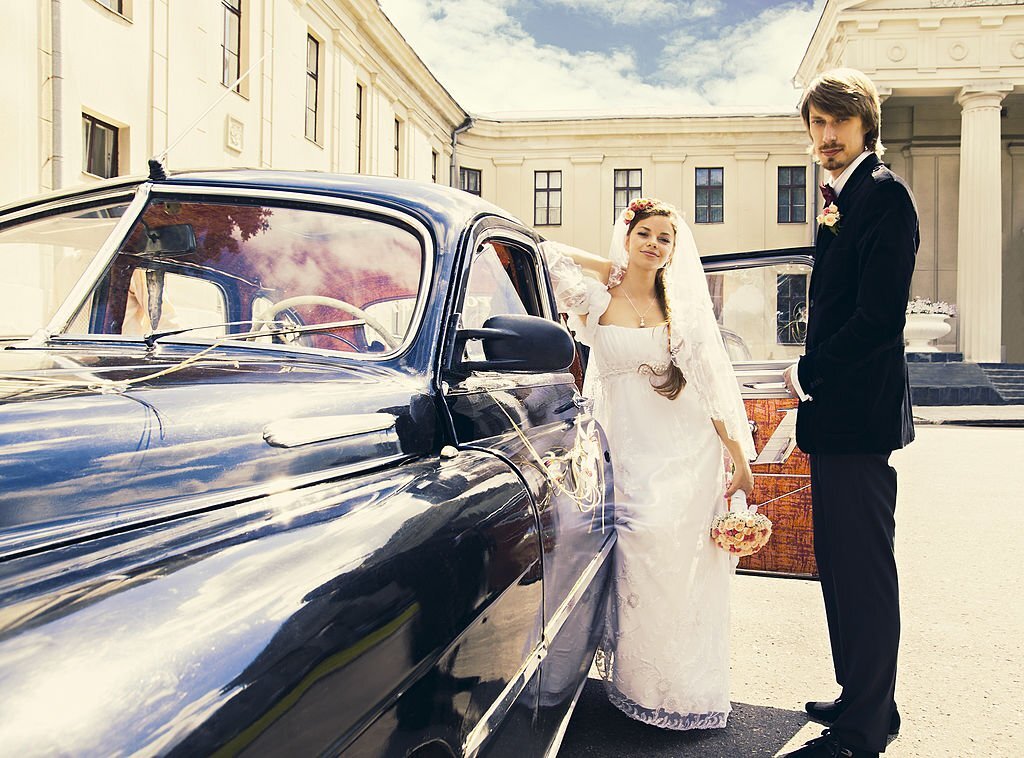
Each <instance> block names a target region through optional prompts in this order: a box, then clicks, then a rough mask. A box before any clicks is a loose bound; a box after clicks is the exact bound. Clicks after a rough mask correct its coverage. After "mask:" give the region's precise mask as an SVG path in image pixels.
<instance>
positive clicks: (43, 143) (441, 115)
mask: <svg viewBox="0 0 1024 758" xmlns="http://www.w3.org/2000/svg"><path fill="white" fill-rule="evenodd" d="M128 5H129V10H128V11H127V14H126V16H121V15H119V14H116V13H113V12H111V11H109V10H108V9H107V8H105V7H104V6H102V5H100V4H99V3H98V2H95V1H94V0H73V1H71V2H68V1H65V2H62V3H61V4H60V8H61V21H62V27H63V34H62V35H61V49H62V53H63V55H62V58H63V72H64V77H63V98H62V102H61V104H60V105H61V111H62V113H63V128H62V129H61V134H62V137H63V150H62V152H63V171H62V173H61V176H60V184H61V185H62V186H65V187H68V186H74V185H77V184H81V183H83V182H89V181H94V180H95V177H92V176H90V175H88V174H86V173H84V172H83V171H82V113H88V114H89V115H92V116H94V117H96V118H99V119H100V120H102V121H104V122H106V123H108V124H111V125H113V126H116V127H118V128H119V152H120V156H119V166H118V173H120V174H140V173H146V172H147V171H148V167H147V159H148V158H149V157H150V156H152V155H154V154H156V153H159V152H161V151H163V150H164V149H165V148H166V147H167V146H168V144H169V143H172V142H174V141H175V140H177V139H178V138H179V137H181V136H182V135H184V137H183V139H181V141H180V143H179V144H178V145H177V146H176V147H175V148H174V149H173V150H172V152H171V154H170V157H169V159H168V161H167V163H168V166H169V167H170V168H172V169H184V168H196V167H209V166H214V167H225V166H250V167H273V168H281V169H317V170H324V171H348V172H351V171H354V170H355V167H356V158H355V143H356V134H355V89H356V82H357V81H358V82H359V83H361V84H362V85H363V89H364V93H365V94H364V97H365V104H364V129H365V131H364V137H363V152H364V165H363V170H364V172H366V173H378V174H383V175H388V176H390V175H393V174H394V120H395V118H396V117H398V118H400V119H401V120H402V122H403V127H402V133H401V153H400V156H401V170H400V173H401V175H402V176H404V177H408V178H415V179H421V180H424V181H430V178H431V152H432V151H434V150H436V151H437V152H438V154H439V159H438V161H439V164H440V166H441V167H443V168H444V170H440V171H439V172H438V181H440V182H442V183H445V184H447V182H448V171H447V164H448V161H449V160H450V156H451V148H450V146H449V143H450V139H451V131H452V129H454V128H455V126H457V125H458V124H460V123H461V122H462V121H463V119H464V118H465V116H466V114H465V112H464V111H463V110H462V109H461V107H459V105H458V104H457V103H456V102H455V101H454V100H453V99H452V98H451V97H450V96H449V95H448V94H447V93H446V92H445V91H444V89H443V87H442V86H441V85H440V83H438V82H437V81H436V80H435V79H434V78H433V76H432V75H431V74H430V72H429V71H428V70H427V69H426V67H425V66H423V64H422V62H420V61H419V59H418V58H416V57H415V53H414V52H413V51H412V50H411V49H410V48H409V47H408V45H407V44H406V43H405V42H404V40H402V38H401V36H400V35H399V34H398V32H397V30H395V29H394V27H393V26H391V24H390V22H389V21H388V20H387V18H386V17H385V16H384V14H383V13H381V12H380V9H379V7H378V6H377V4H376V2H374V0H333V1H331V2H328V1H327V0H304V1H303V2H297V1H296V0H243V6H242V7H243V14H242V38H243V41H242V62H241V70H242V71H243V72H244V71H245V70H246V69H247V68H248V67H249V66H250V65H252V64H257V65H256V67H255V69H254V70H253V71H252V73H251V74H250V75H249V77H248V78H247V79H246V80H245V81H244V82H243V83H242V86H241V92H240V93H236V92H227V90H226V88H225V87H224V86H223V85H222V84H221V55H222V53H221V40H222V35H223V9H222V6H221V4H220V3H215V2H171V1H170V0H131V2H130V3H128ZM50 6H51V3H50V2H49V0H23V1H21V2H18V3H9V4H7V6H5V9H4V23H5V25H6V26H7V27H8V31H11V30H13V31H14V33H13V34H10V35H5V44H4V45H3V46H0V63H3V64H5V70H7V71H18V72H23V74H24V75H18V76H11V77H9V79H8V85H7V86H5V87H4V88H3V94H2V95H0V97H2V98H3V99H2V100H0V103H2V104H3V106H4V107H5V109H6V110H7V112H8V113H22V114H26V115H27V116H28V118H8V119H5V120H4V122H3V124H2V125H0V135H2V137H3V145H5V148H3V149H0V172H2V173H3V175H4V177H5V178H6V181H5V182H4V183H3V184H2V185H0V202H5V201H9V200H13V199H16V198H19V197H23V196H25V195H32V194H37V193H39V192H42V191H45V190H48V189H50V188H51V187H52V181H51V171H52V169H51V166H52V162H51V158H52V155H51V154H52V149H53V148H52V141H51V137H50V124H51V123H52V120H53V107H52V103H51V90H50V73H51V66H50V61H51V54H50V51H51V49H52V39H51V29H50V27H51V24H50ZM308 33H312V34H313V35H314V37H316V38H317V39H318V40H319V41H320V43H321V44H320V72H319V73H320V84H319V89H320V103H319V125H320V130H319V133H318V135H317V139H316V141H313V140H310V139H308V138H307V137H306V134H305V55H306V35H307V34H308ZM7 40H9V41H10V44H7ZM271 49H272V50H273V52H272V53H268V51H270V50H271ZM265 54H266V55H265ZM264 56H265V57H264ZM261 58H262V61H261V60H260V59H261ZM28 61H31V64H30V65H26V62H28ZM225 93H227V96H226V97H225V98H224V99H223V100H222V101H221V102H220V103H219V104H218V105H216V106H215V107H214V109H213V110H212V112H211V113H209V114H208V115H207V116H206V117H205V118H203V119H202V121H201V122H200V123H199V124H198V125H196V126H195V127H194V128H192V129H191V130H190V129H189V126H190V125H191V124H192V123H193V122H194V121H195V120H196V118H198V117H199V116H200V114H202V113H203V111H205V110H206V109H207V108H209V107H210V106H211V105H212V104H213V103H214V102H215V101H216V100H217V99H218V98H219V97H221V96H222V95H224V94H225Z"/></svg>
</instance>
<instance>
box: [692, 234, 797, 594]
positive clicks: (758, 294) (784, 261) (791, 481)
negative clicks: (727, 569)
mask: <svg viewBox="0 0 1024 758" xmlns="http://www.w3.org/2000/svg"><path fill="white" fill-rule="evenodd" d="M812 252H813V248H789V249H784V250H770V251H765V252H756V253H735V254H726V255H711V256H704V258H703V262H704V271H705V273H706V274H707V279H708V289H709V290H710V292H711V300H712V303H713V305H714V309H715V315H716V317H717V318H718V323H719V325H720V328H721V331H722V338H723V340H724V341H725V345H726V348H727V350H728V351H729V356H730V358H731V359H732V362H733V367H734V369H735V372H736V379H737V381H738V382H739V383H740V390H741V392H742V394H743V399H744V402H745V404H746V407H747V418H749V419H750V421H751V423H752V424H753V428H754V444H755V446H756V448H757V452H758V457H757V460H756V461H754V463H753V464H752V468H753V471H754V485H755V486H754V492H753V494H752V495H751V497H750V498H749V501H750V502H751V503H756V504H758V505H759V506H761V507H760V508H759V511H760V512H761V513H764V514H765V515H766V516H768V518H770V519H771V521H772V538H771V540H770V541H769V542H768V545H767V546H765V548H764V549H762V550H761V551H760V552H759V553H757V554H756V555H752V556H749V557H747V558H743V559H741V560H740V564H739V569H740V570H741V571H748V572H754V573H765V574H772V575H780V576H790V577H798V578H806V579H813V578H817V566H816V564H815V561H814V540H813V525H812V522H811V477H810V463H809V461H808V458H807V456H806V455H805V454H804V453H803V452H802V451H801V450H800V449H799V448H797V447H796V414H797V410H796V409H797V400H796V398H794V397H791V396H790V395H789V393H788V392H787V390H786V386H785V383H784V381H783V378H782V372H783V370H785V369H786V367H788V366H790V365H792V364H793V363H794V362H795V361H796V359H797V358H798V357H799V356H800V355H801V354H802V353H803V349H804V338H805V336H806V333H807V292H808V285H809V283H810V277H811V266H812V260H813V259H812V257H811V254H812Z"/></svg>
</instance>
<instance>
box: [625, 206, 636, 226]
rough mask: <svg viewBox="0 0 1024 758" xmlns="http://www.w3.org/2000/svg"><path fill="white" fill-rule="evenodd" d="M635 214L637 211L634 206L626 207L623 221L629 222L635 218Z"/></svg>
mask: <svg viewBox="0 0 1024 758" xmlns="http://www.w3.org/2000/svg"><path fill="white" fill-rule="evenodd" d="M635 215H636V213H635V212H634V211H633V209H632V208H628V209H626V212H625V213H623V214H622V223H624V224H628V223H629V222H630V221H632V220H633V216H635Z"/></svg>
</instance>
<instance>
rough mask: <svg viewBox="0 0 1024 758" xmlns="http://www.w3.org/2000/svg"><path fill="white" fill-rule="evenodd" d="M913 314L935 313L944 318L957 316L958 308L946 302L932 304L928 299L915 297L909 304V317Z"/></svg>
mask: <svg viewBox="0 0 1024 758" xmlns="http://www.w3.org/2000/svg"><path fill="white" fill-rule="evenodd" d="M912 313H935V314H939V315H942V316H955V315H956V306H955V305H953V303H947V302H945V301H942V300H940V301H938V302H932V301H931V300H929V299H928V298H926V297H915V298H914V299H913V300H911V301H910V302H909V303H907V315H908V316H909V315H910V314H912Z"/></svg>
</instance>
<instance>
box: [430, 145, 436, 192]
mask: <svg viewBox="0 0 1024 758" xmlns="http://www.w3.org/2000/svg"><path fill="white" fill-rule="evenodd" d="M430 181H432V182H433V183H434V184H437V150H431V151H430Z"/></svg>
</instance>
